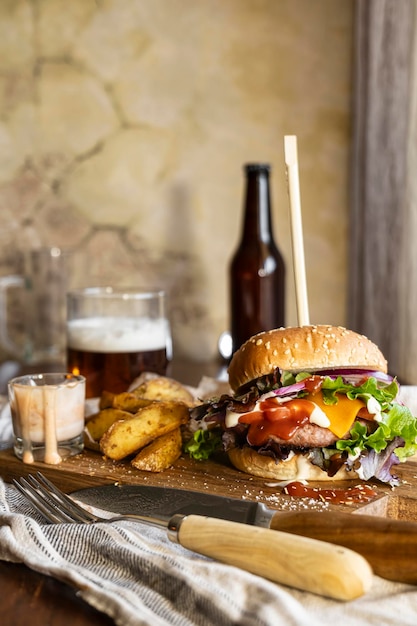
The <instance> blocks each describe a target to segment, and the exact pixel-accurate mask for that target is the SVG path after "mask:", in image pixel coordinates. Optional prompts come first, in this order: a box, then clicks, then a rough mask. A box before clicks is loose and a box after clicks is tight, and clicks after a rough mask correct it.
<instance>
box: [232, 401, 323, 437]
mask: <svg viewBox="0 0 417 626" xmlns="http://www.w3.org/2000/svg"><path fill="white" fill-rule="evenodd" d="M314 409H315V404H314V402H311V401H310V400H303V399H302V398H300V399H295V400H289V401H288V402H283V403H282V404H281V403H279V402H278V401H277V399H276V398H267V399H266V400H263V401H262V402H261V403H260V404H259V409H258V410H257V411H254V412H252V413H244V414H243V415H241V417H239V422H240V423H242V424H249V430H248V434H247V440H248V443H249V444H250V445H252V446H261V445H263V444H265V443H266V442H267V440H268V438H269V437H270V436H271V435H275V436H276V437H279V438H280V439H285V440H288V439H291V437H292V436H293V434H294V433H295V432H296V431H297V430H298V428H300V427H302V426H304V425H305V424H307V422H308V421H309V419H310V415H311V414H312V412H313V411H314Z"/></svg>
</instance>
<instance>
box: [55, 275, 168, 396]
mask: <svg viewBox="0 0 417 626" xmlns="http://www.w3.org/2000/svg"><path fill="white" fill-rule="evenodd" d="M171 357H172V341H171V331H170V324H169V319H168V316H167V312H166V294H165V292H164V291H163V290H162V289H156V290H141V289H123V288H120V289H118V288H113V287H90V288H86V289H76V290H73V291H70V292H68V294H67V369H68V371H69V372H72V373H73V374H81V375H83V376H85V378H86V397H87V398H94V397H98V396H100V395H101V393H102V392H103V391H109V392H112V393H121V392H123V391H126V390H127V389H128V387H129V385H130V384H131V383H132V381H133V380H134V379H135V378H136V377H137V376H139V374H141V373H142V372H155V373H156V374H159V375H165V374H166V372H167V366H168V363H169V361H170V359H171Z"/></svg>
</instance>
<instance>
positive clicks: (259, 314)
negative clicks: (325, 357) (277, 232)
mask: <svg viewBox="0 0 417 626" xmlns="http://www.w3.org/2000/svg"><path fill="white" fill-rule="evenodd" d="M244 171H245V175H246V197H245V202H244V218H243V229H242V237H241V240H240V243H239V246H238V248H237V250H236V252H235V254H234V256H233V258H232V261H231V264H230V277H229V278H230V318H231V319H230V325H231V327H230V331H231V336H232V352H235V351H236V350H237V349H238V348H239V347H240V346H241V345H242V343H244V342H245V341H246V340H247V339H249V337H251V336H252V335H255V334H256V333H258V332H261V331H263V330H271V329H272V328H278V327H280V326H284V324H285V319H284V317H285V264H284V259H283V257H282V255H281V253H280V252H279V250H278V248H277V246H276V244H275V241H274V235H273V227H272V218H271V201H270V190H269V172H270V166H269V165H267V164H260V163H251V164H247V165H245V166H244Z"/></svg>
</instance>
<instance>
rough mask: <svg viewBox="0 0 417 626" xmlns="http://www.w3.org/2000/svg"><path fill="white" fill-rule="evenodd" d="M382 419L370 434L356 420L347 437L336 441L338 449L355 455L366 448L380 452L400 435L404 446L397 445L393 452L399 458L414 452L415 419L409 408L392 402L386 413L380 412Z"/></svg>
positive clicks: (416, 427) (416, 435)
mask: <svg viewBox="0 0 417 626" xmlns="http://www.w3.org/2000/svg"><path fill="white" fill-rule="evenodd" d="M381 417H382V421H381V422H379V425H378V428H377V429H376V430H375V431H374V432H373V433H371V434H369V435H368V434H367V429H366V427H365V426H364V425H363V424H361V423H360V422H358V421H356V422H355V423H354V425H353V426H352V429H351V431H350V438H349V439H341V440H339V441H337V442H336V447H337V449H338V450H343V451H347V452H348V453H349V454H352V455H355V454H357V452H358V451H363V450H366V449H370V450H375V452H381V450H385V448H386V447H387V445H388V443H389V442H390V441H392V440H393V439H395V438H396V437H400V438H401V439H402V440H403V441H404V447H398V448H396V450H395V454H396V455H397V456H398V458H399V459H400V460H403V459H405V458H407V457H408V456H411V455H412V454H415V452H416V450H417V444H416V440H417V420H416V418H415V417H413V415H412V413H411V411H410V409H408V408H407V407H405V406H403V405H401V404H397V403H394V404H393V405H392V406H391V408H390V409H389V411H388V412H387V413H382V416H381Z"/></svg>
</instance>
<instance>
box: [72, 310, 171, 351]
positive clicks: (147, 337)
mask: <svg viewBox="0 0 417 626" xmlns="http://www.w3.org/2000/svg"><path fill="white" fill-rule="evenodd" d="M67 340H68V347H69V348H72V349H73V350H86V351H89V352H138V351H145V350H161V349H165V348H167V345H169V342H170V340H171V339H170V332H169V324H168V321H167V320H166V319H164V318H159V319H151V318H148V317H91V318H82V319H77V320H71V321H69V322H68V324H67Z"/></svg>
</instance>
